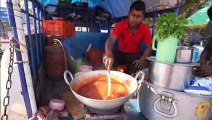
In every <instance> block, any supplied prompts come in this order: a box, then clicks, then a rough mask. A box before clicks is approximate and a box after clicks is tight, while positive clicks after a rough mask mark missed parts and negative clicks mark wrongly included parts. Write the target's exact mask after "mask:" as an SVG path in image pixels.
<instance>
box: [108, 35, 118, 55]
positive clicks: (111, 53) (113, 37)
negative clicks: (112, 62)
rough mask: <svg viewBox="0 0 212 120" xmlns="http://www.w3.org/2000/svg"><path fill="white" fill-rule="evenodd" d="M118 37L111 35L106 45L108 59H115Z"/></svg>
mask: <svg viewBox="0 0 212 120" xmlns="http://www.w3.org/2000/svg"><path fill="white" fill-rule="evenodd" d="M116 39H117V36H115V35H110V36H109V37H108V39H107V41H106V43H105V55H106V56H108V57H113V52H112V49H113V44H114V43H115V41H116Z"/></svg>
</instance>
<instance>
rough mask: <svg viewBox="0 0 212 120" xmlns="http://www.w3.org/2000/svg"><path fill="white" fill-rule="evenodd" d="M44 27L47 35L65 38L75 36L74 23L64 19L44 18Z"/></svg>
mask: <svg viewBox="0 0 212 120" xmlns="http://www.w3.org/2000/svg"><path fill="white" fill-rule="evenodd" d="M43 29H44V35H45V36H46V35H52V36H63V38H65V37H69V36H71V37H72V36H74V23H72V22H65V21H62V20H44V21H43Z"/></svg>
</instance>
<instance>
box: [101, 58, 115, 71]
mask: <svg viewBox="0 0 212 120" xmlns="http://www.w3.org/2000/svg"><path fill="white" fill-rule="evenodd" d="M113 61H114V58H113V57H108V56H104V57H103V63H104V64H105V68H106V69H110V68H111V67H112V65H113Z"/></svg>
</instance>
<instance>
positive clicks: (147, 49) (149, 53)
mask: <svg viewBox="0 0 212 120" xmlns="http://www.w3.org/2000/svg"><path fill="white" fill-rule="evenodd" d="M151 53H152V46H151V45H149V46H146V49H145V51H144V54H143V56H141V59H144V60H145V59H146V58H147V57H148V56H150V55H151Z"/></svg>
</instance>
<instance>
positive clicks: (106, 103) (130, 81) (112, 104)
mask: <svg viewBox="0 0 212 120" xmlns="http://www.w3.org/2000/svg"><path fill="white" fill-rule="evenodd" d="M107 72H108V71H107V70H96V71H90V72H84V73H83V72H82V73H80V74H78V75H76V76H75V77H74V79H73V76H72V74H71V73H70V72H69V71H65V72H64V78H65V82H66V83H67V84H68V85H70V89H71V91H72V92H73V94H74V95H75V96H76V98H77V99H78V100H79V101H80V102H82V103H83V104H85V105H86V106H89V107H91V108H95V109H100V110H105V109H113V108H117V107H120V106H122V105H123V104H124V103H125V102H127V101H128V100H129V99H130V98H131V97H132V96H133V95H134V92H135V91H136V90H137V87H138V82H137V77H139V76H140V75H142V77H141V80H140V81H143V79H144V73H143V72H142V71H140V72H138V74H137V75H136V77H135V78H133V77H132V76H130V75H128V74H125V73H122V72H117V71H111V72H110V74H111V75H114V76H117V77H118V78H119V79H120V80H121V81H122V83H123V84H124V85H125V86H126V87H127V89H128V91H129V95H127V96H124V97H121V98H117V99H111V100H97V99H91V98H86V97H84V96H81V95H79V94H78V93H77V92H76V90H75V89H76V87H77V86H80V85H81V83H83V82H85V80H87V79H85V78H89V77H93V76H97V75H101V74H104V75H105V74H107ZM67 75H70V76H71V78H72V80H71V82H70V83H69V82H68V79H67ZM139 83H140V82H139Z"/></svg>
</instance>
